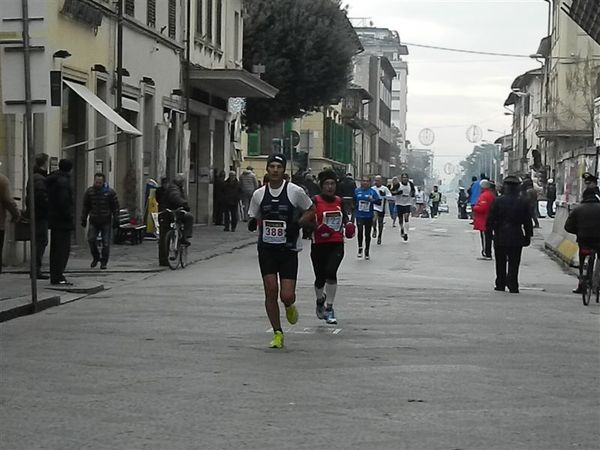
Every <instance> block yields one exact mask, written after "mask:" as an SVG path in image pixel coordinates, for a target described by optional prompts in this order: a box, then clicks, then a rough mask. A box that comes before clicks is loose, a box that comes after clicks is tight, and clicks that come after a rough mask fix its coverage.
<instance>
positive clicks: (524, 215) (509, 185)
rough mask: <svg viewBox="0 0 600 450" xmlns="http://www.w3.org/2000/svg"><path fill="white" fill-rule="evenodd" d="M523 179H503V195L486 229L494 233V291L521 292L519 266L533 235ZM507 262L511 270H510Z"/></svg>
mask: <svg viewBox="0 0 600 450" xmlns="http://www.w3.org/2000/svg"><path fill="white" fill-rule="evenodd" d="M520 184H521V180H520V179H519V178H517V177H515V176H513V175H509V176H507V177H506V178H505V179H504V189H503V195H502V196H501V197H498V198H497V199H496V200H494V203H492V208H491V210H490V214H489V216H488V221H487V229H488V231H491V232H492V233H493V239H494V249H495V253H496V286H495V288H494V289H495V290H497V291H502V292H504V291H505V289H506V288H507V287H508V290H509V291H510V292H511V293H513V294H518V293H519V265H520V264H521V253H522V251H523V247H528V246H529V244H530V243H531V237H532V236H533V225H532V222H531V212H530V208H529V204H528V202H527V200H525V199H524V198H522V197H521V196H520V195H519V187H520ZM507 264H508V270H507Z"/></svg>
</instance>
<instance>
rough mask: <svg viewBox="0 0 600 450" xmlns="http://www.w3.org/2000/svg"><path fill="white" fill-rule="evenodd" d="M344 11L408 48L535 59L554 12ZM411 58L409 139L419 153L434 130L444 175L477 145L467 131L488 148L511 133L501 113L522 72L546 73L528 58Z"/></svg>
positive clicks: (508, 2) (390, 1)
mask: <svg viewBox="0 0 600 450" xmlns="http://www.w3.org/2000/svg"><path fill="white" fill-rule="evenodd" d="M346 4H348V5H349V6H350V10H349V14H348V15H349V17H350V18H369V19H370V20H372V21H373V24H374V26H378V27H386V28H390V29H393V30H397V31H398V32H399V34H400V39H401V41H402V42H405V43H415V44H425V45H433V46H440V47H452V48H460V49H468V50H477V51H485V52H498V53H511V54H522V55H530V54H532V53H535V52H536V50H537V48H538V45H539V42H540V40H541V39H542V38H543V37H544V36H545V34H546V27H547V14H548V12H547V11H548V6H547V3H546V2H544V1H542V0H462V1H452V0H346V2H345V3H344V5H346ZM409 52H410V55H409V56H407V57H405V59H406V60H407V61H408V66H409V78H408V138H409V139H410V140H411V142H412V143H413V145H416V146H421V145H420V144H419V140H418V135H419V131H420V130H421V129H423V128H432V129H433V130H434V132H435V135H436V139H435V143H434V144H433V145H432V147H431V148H432V149H433V150H434V152H435V154H436V156H437V158H436V164H435V166H436V169H438V170H439V171H440V172H443V171H442V167H443V166H444V164H445V163H447V162H453V163H457V162H458V161H460V160H461V159H462V158H459V157H456V156H449V155H465V156H466V155H467V154H469V153H470V152H471V150H472V148H473V144H471V143H469V142H468V141H467V139H466V130H467V128H468V127H469V125H471V124H475V125H479V126H480V127H481V128H482V129H483V131H484V139H487V140H488V141H494V140H495V139H496V138H498V137H500V135H501V133H502V132H504V131H506V132H507V133H509V132H510V122H511V118H510V117H509V116H505V115H504V112H505V111H506V110H505V109H504V107H503V104H504V100H505V99H506V97H507V96H508V94H509V92H510V84H511V83H512V81H513V80H514V79H515V77H517V76H518V75H520V74H521V73H523V72H525V71H527V70H530V69H534V68H536V67H540V65H539V63H537V62H536V61H535V60H533V59H529V58H521V59H519V58H504V57H498V56H483V55H465V54H459V53H452V52H447V51H440V50H431V49H424V48H418V47H414V46H409ZM488 129H492V130H495V131H493V132H491V131H488ZM444 155H447V156H444ZM441 174H442V175H443V173H441ZM444 178H446V176H444Z"/></svg>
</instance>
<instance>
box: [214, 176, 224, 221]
mask: <svg viewBox="0 0 600 450" xmlns="http://www.w3.org/2000/svg"><path fill="white" fill-rule="evenodd" d="M215 172H216V169H215ZM224 184H225V171H223V170H221V171H220V172H218V173H217V175H216V176H215V185H214V190H213V223H214V224H215V225H217V226H219V225H223V219H224V208H223V185H224Z"/></svg>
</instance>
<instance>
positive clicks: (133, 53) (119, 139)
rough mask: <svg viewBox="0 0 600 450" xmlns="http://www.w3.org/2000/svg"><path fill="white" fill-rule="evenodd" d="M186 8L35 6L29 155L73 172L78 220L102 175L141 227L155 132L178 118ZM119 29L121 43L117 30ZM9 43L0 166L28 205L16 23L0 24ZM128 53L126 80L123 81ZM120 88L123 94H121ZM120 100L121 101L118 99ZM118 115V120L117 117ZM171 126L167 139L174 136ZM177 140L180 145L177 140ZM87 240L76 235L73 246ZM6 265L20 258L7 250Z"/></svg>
mask: <svg viewBox="0 0 600 450" xmlns="http://www.w3.org/2000/svg"><path fill="white" fill-rule="evenodd" d="M180 5H181V2H177V1H168V2H167V1H165V2H152V1H145V0H136V1H129V0H128V1H124V2H123V16H122V19H121V20H120V19H119V11H118V8H117V5H115V3H114V2H109V1H105V0H29V2H28V6H29V16H30V17H34V18H35V20H33V21H31V22H30V25H29V26H30V33H29V34H30V36H31V48H32V51H31V56H30V58H29V63H30V67H31V70H30V77H31V85H32V92H31V96H32V103H33V142H32V144H33V147H34V150H35V152H36V153H41V152H45V153H47V154H48V155H49V156H50V170H53V169H56V167H57V165H58V160H59V159H61V158H68V159H71V160H72V161H73V163H74V169H73V174H72V179H73V188H74V193H75V199H74V200H75V203H76V213H77V215H78V214H79V213H80V211H81V206H82V205H81V202H82V196H83V193H84V191H85V189H86V187H87V186H89V185H90V184H91V182H92V179H93V175H94V173H96V172H102V173H104V174H106V177H107V181H108V183H109V184H110V185H111V186H112V187H113V188H115V189H116V191H117V193H118V194H119V196H120V199H121V204H122V205H123V206H124V207H127V208H128V209H130V213H131V214H132V216H133V217H138V218H140V219H141V218H142V216H143V211H144V196H143V192H144V189H143V186H144V184H145V182H146V181H147V180H148V179H150V178H156V177H158V176H160V174H161V161H162V160H164V159H165V156H164V153H166V145H162V146H161V145H160V144H159V140H158V139H157V134H158V133H157V131H158V129H157V127H158V126H159V125H160V124H161V123H163V122H164V120H165V117H168V116H172V114H171V111H173V110H177V109H180V108H181V101H180V100H179V99H178V98H177V97H176V96H174V95H173V94H174V91H176V89H178V88H179V87H180V55H181V52H182V50H183V48H184V47H183V43H182V36H183V34H182V32H181V31H182V30H181V28H182V27H181V23H182V14H183V11H182V10H181V7H180ZM1 15H2V18H3V19H7V18H9V19H10V18H20V17H23V11H22V10H21V2H7V3H5V4H3V6H2V10H1ZM119 22H121V23H122V38H121V39H120V40H119V39H118V36H119V33H118V28H119V27H118V24H119ZM0 28H1V30H0V31H1V32H2V34H3V36H7V35H8V36H14V38H15V40H16V41H15V43H14V44H5V45H3V46H2V51H1V53H0V67H1V69H0V71H1V74H0V78H1V80H2V81H1V85H2V93H1V97H2V102H1V103H2V104H1V108H2V111H1V112H2V114H1V115H0V129H2V135H1V139H0V158H1V159H2V162H3V164H2V170H3V171H4V173H6V174H7V175H8V176H9V178H10V179H11V181H12V183H13V185H14V189H15V193H16V195H17V196H18V197H20V198H24V192H23V190H24V188H25V185H26V182H27V180H26V178H27V177H26V171H27V169H26V164H27V163H26V160H27V158H26V142H25V141H24V139H23V138H21V136H23V135H24V131H23V130H24V122H25V121H24V114H25V108H24V100H25V83H24V79H25V76H24V73H25V71H24V62H23V61H24V52H23V43H22V42H17V41H18V40H20V38H21V33H22V23H21V22H20V21H13V20H3V21H1V22H0ZM119 49H121V51H122V53H121V54H122V65H121V67H122V70H121V71H120V74H121V76H120V77H119V76H118V74H117V67H118V62H119V53H120V50H119ZM119 81H120V82H121V83H120V89H119V86H118V85H119ZM118 92H121V93H122V94H121V98H120V101H119V99H118V98H117V93H118ZM118 105H121V109H120V114H117V113H116V112H115V111H114V109H115V108H116V107H117V106H118ZM177 133H178V131H177V129H176V128H173V127H172V126H170V133H169V134H171V135H174V134H177ZM172 140H175V138H173V137H172ZM83 240H84V230H83V229H81V228H79V227H76V232H75V241H76V242H83ZM7 251H8V252H9V256H11V255H12V256H15V255H16V250H15V248H14V246H13V247H11V245H9V246H8V250H7Z"/></svg>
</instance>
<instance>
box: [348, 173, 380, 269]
mask: <svg viewBox="0 0 600 450" xmlns="http://www.w3.org/2000/svg"><path fill="white" fill-rule="evenodd" d="M381 203H382V200H381V197H379V193H378V192H377V191H376V190H375V189H373V188H372V187H371V180H370V179H369V177H368V176H366V175H365V176H363V177H362V178H361V180H360V187H358V188H356V190H355V191H354V204H355V205H356V208H355V211H356V212H355V213H354V215H355V217H356V226H357V227H358V257H359V258H362V257H363V240H364V242H365V247H364V255H365V259H366V260H369V259H371V255H370V249H371V227H372V226H373V219H374V217H375V209H374V206H375V204H379V205H381Z"/></svg>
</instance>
